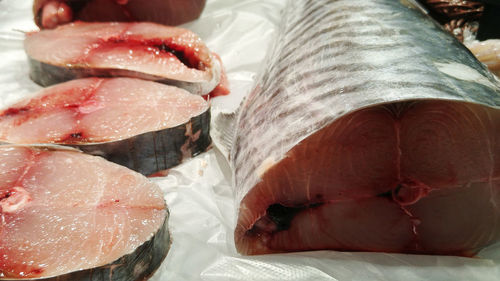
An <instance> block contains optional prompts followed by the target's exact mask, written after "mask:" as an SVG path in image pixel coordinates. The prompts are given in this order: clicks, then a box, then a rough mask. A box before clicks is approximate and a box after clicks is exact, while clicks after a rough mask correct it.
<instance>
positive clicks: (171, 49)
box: [72, 31, 209, 71]
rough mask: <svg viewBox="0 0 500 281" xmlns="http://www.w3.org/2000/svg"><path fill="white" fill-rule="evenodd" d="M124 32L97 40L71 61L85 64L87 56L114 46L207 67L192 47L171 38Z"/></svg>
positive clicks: (196, 67)
mask: <svg viewBox="0 0 500 281" xmlns="http://www.w3.org/2000/svg"><path fill="white" fill-rule="evenodd" d="M125 32H126V31H124V32H123V33H122V34H120V35H118V36H116V37H110V38H108V39H107V40H102V39H101V40H99V41H98V42H96V43H95V44H93V45H92V46H90V49H89V50H88V51H87V52H85V54H84V55H83V56H82V57H79V58H77V59H76V60H75V61H74V62H72V63H74V64H84V65H85V64H86V63H87V61H88V57H91V56H92V54H93V53H99V52H102V51H107V50H113V49H114V48H116V47H127V48H128V49H129V50H142V51H147V52H149V53H151V54H153V55H156V56H165V55H168V54H170V55H173V56H174V57H176V58H177V59H178V60H179V61H180V62H182V63H183V64H185V65H186V66H187V67H189V68H195V69H198V70H202V71H203V70H205V69H206V68H208V67H209V66H208V65H207V63H206V62H203V61H201V60H200V59H199V58H198V56H197V54H196V53H197V52H196V51H195V50H194V49H193V48H190V47H188V46H184V45H179V44H175V43H174V42H173V41H172V39H163V40H162V39H158V38H157V39H143V38H140V37H139V36H133V37H132V36H128V35H126V34H125Z"/></svg>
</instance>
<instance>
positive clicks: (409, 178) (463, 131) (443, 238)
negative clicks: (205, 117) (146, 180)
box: [230, 0, 500, 256]
mask: <svg viewBox="0 0 500 281" xmlns="http://www.w3.org/2000/svg"><path fill="white" fill-rule="evenodd" d="M281 27H282V29H281V30H280V32H279V34H280V36H279V38H278V39H277V42H276V47H275V49H274V50H273V56H272V57H271V58H270V60H269V62H268V64H269V67H268V69H267V71H266V73H264V75H263V76H262V79H261V80H259V82H258V85H257V87H256V89H255V91H253V92H252V93H251V94H250V95H249V96H248V97H247V99H246V100H245V102H244V103H243V104H242V106H241V108H240V111H239V114H238V116H237V118H236V122H237V123H236V125H235V128H236V133H235V137H234V141H233V145H232V148H231V154H230V159H231V162H232V166H233V167H234V182H235V195H236V202H237V204H238V207H239V208H238V219H237V225H236V228H235V244H236V248H237V250H238V251H239V252H240V253H242V254H266V253H275V252H287V251H307V250H323V249H331V250H342V251H379V252H402V253H416V254H444V255H464V256H471V255H474V254H476V253H477V252H478V251H479V250H481V249H483V248H484V247H486V246H488V245H491V244H493V243H495V242H498V241H500V111H499V110H498V108H499V107H500V84H499V83H498V80H496V79H495V78H494V76H493V75H492V74H491V73H490V72H489V71H488V70H487V69H486V67H485V66H484V65H482V64H481V63H480V62H479V61H477V60H476V59H475V58H474V56H473V55H472V54H471V53H470V52H469V51H468V50H467V49H466V48H465V47H464V46H463V45H462V44H460V43H459V42H458V41H457V40H456V39H455V38H453V37H452V36H451V35H450V34H448V33H446V32H445V31H443V29H442V28H441V27H440V26H438V25H437V24H436V23H435V22H433V21H432V20H431V19H430V18H429V17H428V16H427V15H425V14H424V13H422V12H421V11H420V8H419V6H418V5H416V3H415V2H414V1H410V0H408V1H393V0H337V1H334V0H317V1H293V2H292V1H291V2H289V5H288V6H287V8H286V9H285V12H284V18H283V22H282V24H281Z"/></svg>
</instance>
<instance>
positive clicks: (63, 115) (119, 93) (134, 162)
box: [0, 78, 211, 175]
mask: <svg viewBox="0 0 500 281" xmlns="http://www.w3.org/2000/svg"><path fill="white" fill-rule="evenodd" d="M209 124H210V110H209V104H208V103H207V102H206V101H205V100H204V99H203V98H202V97H201V96H198V95H193V94H190V93H189V92H187V91H185V90H182V89H179V88H176V87H172V86H167V85H163V84H159V83H155V82H150V81H144V80H140V79H134V78H84V79H78V80H73V81H69V82H66V83H62V84H58V85H55V86H52V87H49V88H45V89H43V90H42V91H40V92H39V93H37V94H36V95H35V96H33V97H31V98H28V99H25V100H22V101H20V102H18V103H17V104H15V105H12V106H11V107H9V108H7V109H5V110H3V111H0V141H2V142H6V143H11V144H32V143H52V144H61V145H70V146H74V147H77V148H79V149H81V150H83V151H85V152H87V153H90V154H94V155H100V156H102V157H104V158H106V159H108V160H110V161H113V162H116V163H118V164H121V165H124V166H127V167H129V168H131V169H133V170H136V171H138V172H140V173H143V174H146V175H149V174H153V173H156V172H158V171H161V170H164V169H168V168H170V167H172V166H175V165H177V164H179V163H180V162H181V161H182V159H184V158H185V157H191V156H195V155H197V154H199V153H201V152H204V151H205V150H206V149H207V148H208V146H209V145H210V143H211V139H210V134H209Z"/></svg>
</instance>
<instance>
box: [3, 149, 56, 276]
mask: <svg viewBox="0 0 500 281" xmlns="http://www.w3.org/2000/svg"><path fill="white" fill-rule="evenodd" d="M28 151H29V153H30V154H29V159H27V161H26V164H25V165H24V167H23V168H22V170H23V172H22V174H21V175H20V176H19V178H18V179H17V181H16V182H15V183H12V184H11V185H10V186H11V188H13V187H15V186H21V187H24V185H23V181H24V179H25V178H26V176H27V174H28V172H29V170H30V169H31V167H33V166H34V164H35V162H37V161H38V159H40V157H43V156H44V155H45V154H46V152H44V151H34V150H31V149H30V150H28ZM7 193H8V192H7ZM5 195H6V194H5V193H4V194H3V196H2V197H3V198H5ZM3 198H2V199H3ZM0 215H1V216H2V219H1V221H2V222H5V221H6V220H7V219H8V217H11V216H12V215H10V214H4V213H2V212H0ZM6 217H7V219H6ZM0 243H1V241H0ZM4 250H5V249H4ZM9 255H15V252H13V253H9V252H8V251H6V250H5V252H4V251H2V252H0V276H2V275H3V276H4V277H7V278H28V277H36V276H39V275H40V274H42V273H43V272H44V269H43V268H42V267H39V266H33V265H26V264H12V262H11V260H10V259H9ZM7 269H8V270H7Z"/></svg>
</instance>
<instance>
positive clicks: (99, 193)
mask: <svg viewBox="0 0 500 281" xmlns="http://www.w3.org/2000/svg"><path fill="white" fill-rule="evenodd" d="M0 163H1V165H2V169H1V170H0V218H1V228H0V230H1V231H0V276H1V278H7V279H11V278H12V279H23V278H29V279H30V280H32V279H38V278H44V279H43V280H90V279H92V280H117V281H118V280H120V281H122V280H131V281H132V280H144V279H145V278H147V277H148V276H150V275H151V274H153V272H154V271H155V270H156V269H157V268H158V267H159V265H160V264H161V262H162V261H163V259H164V258H165V256H166V254H167V252H168V250H169V248H170V236H169V232H168V228H167V219H168V211H167V208H166V205H165V201H164V199H163V193H162V192H161V190H160V189H159V187H158V186H156V185H155V184H154V183H152V182H150V181H149V180H148V179H147V178H145V177H144V176H142V175H141V174H139V173H136V172H134V171H131V170H129V169H127V168H125V167H122V166H120V165H116V164H114V163H111V162H108V161H106V160H104V159H102V158H100V157H96V156H91V155H87V154H84V153H82V152H78V151H75V150H74V149H69V148H61V147H59V148H57V147H55V146H54V147H53V146H51V147H50V148H49V147H41V146H38V147H28V146H9V145H7V146H6V145H3V146H0ZM89 175H92V176H89ZM92 276H93V278H91V277H92ZM94 278H96V279H94Z"/></svg>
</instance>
